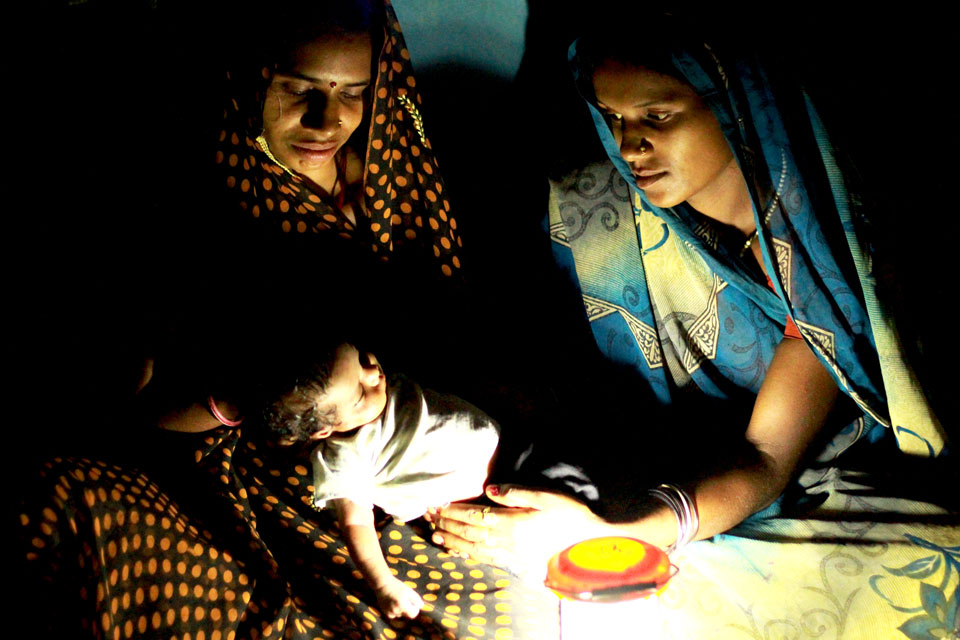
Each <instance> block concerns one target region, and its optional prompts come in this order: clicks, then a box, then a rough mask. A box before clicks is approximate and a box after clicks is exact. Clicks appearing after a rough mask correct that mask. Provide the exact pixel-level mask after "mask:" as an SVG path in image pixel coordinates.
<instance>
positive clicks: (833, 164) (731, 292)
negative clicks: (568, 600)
mask: <svg viewBox="0 0 960 640" xmlns="http://www.w3.org/2000/svg"><path fill="white" fill-rule="evenodd" d="M576 46H577V45H576V43H574V44H573V45H572V46H571V48H570V60H571V64H572V66H573V71H574V76H575V77H576V78H577V80H578V82H579V84H581V85H588V84H589V79H588V78H583V77H581V76H582V75H583V71H582V69H581V66H580V64H579V60H578V58H577V51H576ZM672 61H673V64H674V66H675V67H676V69H677V71H678V72H679V74H680V75H681V76H682V77H684V78H686V80H687V82H688V83H689V84H690V85H692V86H693V88H694V89H695V90H696V91H697V93H698V94H699V95H700V96H701V97H702V98H703V99H704V100H705V101H706V102H707V104H709V105H710V107H711V108H712V109H713V112H714V114H715V115H716V117H717V118H718V120H719V122H720V125H721V127H722V129H723V131H724V134H725V136H726V138H727V140H728V142H729V144H730V147H731V149H732V150H733V152H734V154H735V156H736V158H737V160H738V162H739V164H740V167H741V170H742V171H743V173H744V175H745V177H746V179H747V183H748V187H749V189H750V193H751V196H752V199H753V204H754V218H755V221H756V225H757V229H758V233H759V236H758V240H757V241H758V242H759V243H760V245H761V249H762V253H763V261H764V265H765V267H766V271H767V273H769V274H770V276H771V278H772V279H773V285H774V287H775V289H776V293H774V291H771V290H770V289H769V288H768V287H767V286H766V285H765V283H764V282H763V281H762V280H761V279H760V278H759V277H758V276H757V273H756V269H751V268H750V266H749V265H748V264H747V263H746V262H745V261H744V260H743V259H742V258H741V257H740V256H739V255H737V251H736V249H734V250H730V249H729V248H728V247H727V246H725V245H724V244H723V243H722V242H720V241H719V234H718V232H717V230H716V229H715V228H714V227H713V226H712V225H711V224H710V221H709V220H708V219H705V217H704V216H701V215H699V214H697V213H696V212H695V211H693V210H692V209H691V208H690V207H689V206H687V205H686V204H685V203H684V204H681V205H679V206H677V207H673V208H670V209H661V208H659V207H656V206H653V205H652V204H651V203H650V202H648V201H647V200H646V199H645V197H644V194H643V192H642V191H641V190H639V189H637V188H636V186H635V183H634V180H633V176H632V173H631V171H630V168H629V166H627V164H626V162H625V161H624V160H623V159H622V158H621V156H620V153H619V149H618V146H617V144H616V142H615V140H614V138H613V135H612V133H611V131H610V129H609V128H608V126H607V124H606V122H605V119H604V116H603V114H601V112H600V111H599V110H598V109H597V107H596V106H595V104H593V96H592V89H591V88H590V87H588V86H584V87H583V93H584V95H585V97H586V99H587V102H588V104H589V107H590V112H591V114H592V117H593V120H594V123H595V126H596V129H597V132H598V134H599V136H600V139H601V142H602V143H603V146H604V148H605V150H606V154H607V156H608V160H606V161H604V162H601V163H599V164H595V165H591V166H589V167H586V168H584V169H582V170H581V171H580V172H578V173H576V174H575V175H571V176H567V177H566V178H565V179H563V180H561V181H559V182H556V183H554V184H553V188H552V191H551V212H550V232H551V236H552V239H553V240H554V242H553V246H554V249H555V256H556V258H557V260H558V262H559V263H560V264H561V266H564V267H566V268H567V270H568V271H569V273H570V274H571V275H572V276H573V279H574V281H575V282H576V283H577V284H578V285H579V288H580V291H581V293H582V295H583V301H584V305H585V308H586V311H587V316H588V318H589V320H590V324H591V328H592V330H593V333H594V337H595V339H596V342H597V344H598V346H599V347H600V349H601V351H602V352H603V353H604V354H605V355H606V356H607V357H608V358H609V359H611V360H613V361H615V362H618V363H621V364H624V365H628V366H629V367H630V368H631V369H633V370H635V371H637V372H638V373H639V374H640V375H641V376H643V377H644V378H645V379H646V380H647V381H648V382H649V384H650V387H651V388H652V389H653V391H654V392H655V394H656V396H657V398H658V399H659V401H660V402H661V403H663V404H670V403H672V402H674V401H676V396H677V393H678V389H679V390H682V389H685V388H696V389H699V390H700V391H702V392H703V393H705V394H706V395H708V396H711V397H713V398H734V397H741V399H743V395H744V391H747V392H753V393H756V392H757V391H758V390H759V388H760V384H761V383H762V381H763V377H764V375H765V372H766V369H767V367H768V366H769V363H770V360H771V358H772V357H773V352H774V350H775V348H776V345H777V344H778V343H779V341H780V340H781V338H782V336H783V326H784V323H785V319H786V316H787V315H789V316H790V317H792V318H793V320H794V321H795V322H796V324H797V326H798V327H799V328H800V331H801V333H802V334H803V336H804V339H805V340H806V342H807V343H808V344H809V345H810V346H811V348H812V349H813V351H814V352H815V353H816V354H817V356H818V357H819V358H820V360H821V362H822V363H823V364H824V366H825V367H826V368H827V370H828V371H829V372H830V373H831V375H832V376H833V377H834V379H835V380H836V382H837V384H838V386H839V387H840V389H842V390H843V392H844V393H846V394H847V395H848V396H849V397H850V398H851V399H852V400H853V401H854V402H855V403H856V404H857V406H858V407H860V409H861V410H862V411H863V418H861V419H860V420H858V421H857V422H856V423H855V424H854V425H851V426H850V427H848V428H847V429H845V430H844V433H843V434H841V435H842V438H840V439H839V441H835V444H834V446H832V447H830V449H831V450H832V451H833V455H836V454H837V453H839V452H840V451H841V450H843V449H845V448H846V447H847V446H849V445H850V444H852V442H853V441H855V440H856V439H857V438H859V436H860V435H861V434H864V433H866V432H867V431H869V430H870V429H871V428H872V427H873V426H876V424H881V425H884V426H887V427H891V426H892V427H893V429H894V432H895V434H896V437H897V441H898V444H899V446H900V447H901V449H903V450H905V451H908V452H911V453H915V454H921V455H936V454H938V453H939V452H940V450H941V449H942V448H943V447H944V444H945V438H944V434H943V430H942V428H941V426H940V425H939V423H938V422H937V420H936V417H935V416H934V415H933V414H932V412H931V411H930V409H929V407H928V405H927V403H926V400H925V398H924V395H923V392H922V390H921V389H920V387H919V385H918V383H917V381H916V378H915V376H914V374H913V372H912V371H911V370H910V368H909V367H908V366H907V364H906V362H905V360H904V356H903V350H902V348H901V346H900V343H899V340H898V338H897V331H896V327H895V326H894V323H893V320H892V318H891V316H890V314H889V313H887V312H886V310H885V309H884V308H883V306H882V304H881V302H880V301H878V300H877V297H876V295H875V282H874V278H873V274H872V272H871V262H870V255H869V253H868V252H867V250H866V249H865V247H864V245H863V243H862V241H861V240H860V239H859V238H858V236H857V230H858V228H859V223H860V222H861V221H862V211H861V210H860V202H859V200H858V198H857V197H855V195H854V194H853V190H852V189H848V184H850V183H849V181H848V180H847V176H845V175H844V174H843V173H841V171H840V170H839V168H838V165H837V161H836V159H835V156H834V151H833V147H832V145H831V144H830V141H829V139H828V137H827V135H826V133H825V132H824V129H823V127H822V125H821V123H820V120H819V118H818V116H817V113H816V111H815V110H814V108H813V105H812V104H811V103H810V101H809V99H808V98H807V97H806V95H805V94H804V93H803V92H802V91H801V90H799V89H798V88H796V87H792V88H791V87H790V86H789V85H787V84H783V83H780V82H778V81H777V80H776V78H775V77H773V76H771V75H770V74H769V73H768V70H765V69H764V68H763V67H762V66H761V65H760V64H759V63H758V62H757V61H756V60H755V59H752V58H746V57H738V58H734V59H731V60H725V59H724V60H721V57H720V55H719V54H717V53H716V52H715V51H714V50H712V49H711V48H710V47H708V46H706V45H703V46H702V47H701V48H700V49H697V50H686V49H678V50H676V51H673V52H672ZM584 80H586V82H584ZM631 223H633V224H631ZM748 257H749V256H748ZM749 397H752V394H750V395H749ZM831 457H832V455H831Z"/></svg>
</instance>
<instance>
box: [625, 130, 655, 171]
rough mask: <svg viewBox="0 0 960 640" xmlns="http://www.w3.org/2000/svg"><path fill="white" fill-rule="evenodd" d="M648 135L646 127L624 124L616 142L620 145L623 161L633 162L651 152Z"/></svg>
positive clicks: (651, 145)
mask: <svg viewBox="0 0 960 640" xmlns="http://www.w3.org/2000/svg"><path fill="white" fill-rule="evenodd" d="M649 133H650V129H649V128H648V127H643V126H639V125H637V124H633V125H632V126H631V125H630V124H628V123H624V128H623V131H622V133H621V134H620V140H618V141H617V142H619V143H620V155H621V156H623V159H624V160H626V161H627V162H634V161H636V160H639V159H640V158H641V157H643V156H645V155H647V154H649V153H650V152H651V151H653V143H652V142H651V141H650V136H649Z"/></svg>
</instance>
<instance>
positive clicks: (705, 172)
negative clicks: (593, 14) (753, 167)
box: [577, 17, 752, 224]
mask: <svg viewBox="0 0 960 640" xmlns="http://www.w3.org/2000/svg"><path fill="white" fill-rule="evenodd" d="M641 24H645V25H647V27H646V28H644V29H642V30H641V32H640V33H638V31H637V30H636V29H635V28H634V29H624V28H622V27H617V26H614V27H613V30H612V32H605V33H604V34H602V35H601V34H598V33H596V32H593V33H590V34H587V35H586V36H584V37H583V38H581V39H580V41H579V42H578V43H577V46H578V53H579V55H580V69H581V72H582V76H581V77H582V82H581V89H582V90H583V91H584V92H585V95H587V96H589V98H590V99H592V101H593V104H594V105H595V106H596V108H597V109H599V110H600V111H601V113H603V115H604V117H605V118H606V121H607V124H608V126H609V128H610V132H611V133H612V135H613V138H614V140H615V142H616V145H617V147H618V148H619V150H620V155H621V156H622V158H623V160H624V162H626V163H627V165H628V166H629V168H630V171H631V174H632V178H633V182H635V184H636V185H637V188H638V189H641V190H642V191H643V192H644V195H645V197H646V199H647V200H648V201H649V202H650V203H651V204H653V205H655V206H658V207H663V208H669V207H673V206H676V205H678V204H680V203H683V202H686V203H688V204H689V205H690V206H692V207H693V208H694V209H696V210H697V211H699V212H700V213H703V214H705V215H708V216H710V217H712V218H715V219H718V220H721V221H723V222H729V217H730V216H729V214H728V212H729V211H731V210H734V209H735V208H740V209H741V210H744V211H745V217H746V218H747V223H748V224H749V223H750V222H752V216H751V215H750V206H749V196H748V194H747V191H746V185H745V184H744V181H743V177H742V175H741V173H740V169H739V167H738V165H737V161H736V159H735V157H734V154H733V151H732V149H731V148H730V145H729V144H728V142H727V139H726V137H725V136H724V132H723V131H722V129H721V127H720V123H719V121H718V120H717V118H716V116H715V115H714V113H713V111H712V110H711V108H710V106H709V105H708V104H707V103H706V102H705V101H704V99H703V98H701V97H700V96H699V95H698V94H697V92H696V90H695V89H694V88H693V87H692V86H691V85H690V84H689V83H688V82H687V80H686V79H685V78H684V76H683V74H682V73H681V72H680V71H679V70H678V69H677V67H676V66H675V64H674V62H673V59H672V57H671V51H672V50H673V49H674V48H675V47H676V46H677V45H678V44H681V45H682V44H685V42H686V41H687V40H688V39H689V37H690V35H689V34H687V33H684V32H682V31H680V30H678V29H676V28H675V25H674V24H673V23H672V22H671V21H670V20H669V19H667V18H664V17H660V18H659V19H653V20H650V19H648V20H645V21H641Z"/></svg>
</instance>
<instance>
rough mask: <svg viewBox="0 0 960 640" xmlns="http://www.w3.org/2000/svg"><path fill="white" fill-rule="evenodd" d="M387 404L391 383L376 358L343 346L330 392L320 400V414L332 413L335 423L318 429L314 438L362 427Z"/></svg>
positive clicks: (318, 403)
mask: <svg viewBox="0 0 960 640" xmlns="http://www.w3.org/2000/svg"><path fill="white" fill-rule="evenodd" d="M386 406H387V382H386V378H385V377H384V375H383V369H382V368H381V367H380V363H379V362H377V359H376V357H375V356H374V355H373V354H372V353H366V354H360V353H359V352H358V351H357V349H356V348H355V347H354V346H353V345H349V344H343V345H340V347H339V348H338V349H337V355H336V359H335V360H334V363H333V371H332V373H331V375H330V382H329V384H328V385H327V391H326V393H324V394H323V396H322V397H321V398H319V399H318V402H317V409H318V413H321V414H327V415H331V414H332V416H333V421H334V424H333V425H332V426H325V427H323V428H322V429H320V430H319V431H317V432H315V433H314V434H313V435H312V436H311V440H319V439H321V438H326V437H327V436H329V435H330V434H332V433H341V432H344V431H352V430H353V429H356V428H357V427H362V426H363V425H365V424H368V423H370V422H373V421H374V420H376V419H377V418H379V417H380V414H382V413H383V409H384V407H386Z"/></svg>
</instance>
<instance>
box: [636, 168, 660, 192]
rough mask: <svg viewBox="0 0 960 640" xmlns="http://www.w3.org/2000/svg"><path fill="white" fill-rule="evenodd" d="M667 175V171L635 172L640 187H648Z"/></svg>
mask: <svg viewBox="0 0 960 640" xmlns="http://www.w3.org/2000/svg"><path fill="white" fill-rule="evenodd" d="M665 175H667V172H666V171H656V172H654V171H640V172H638V173H634V174H633V177H634V178H635V179H636V182H637V187H638V188H640V189H646V188H647V187H649V186H650V185H652V184H653V183H654V182H656V181H657V180H659V179H660V178H662V177H663V176H665Z"/></svg>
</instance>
